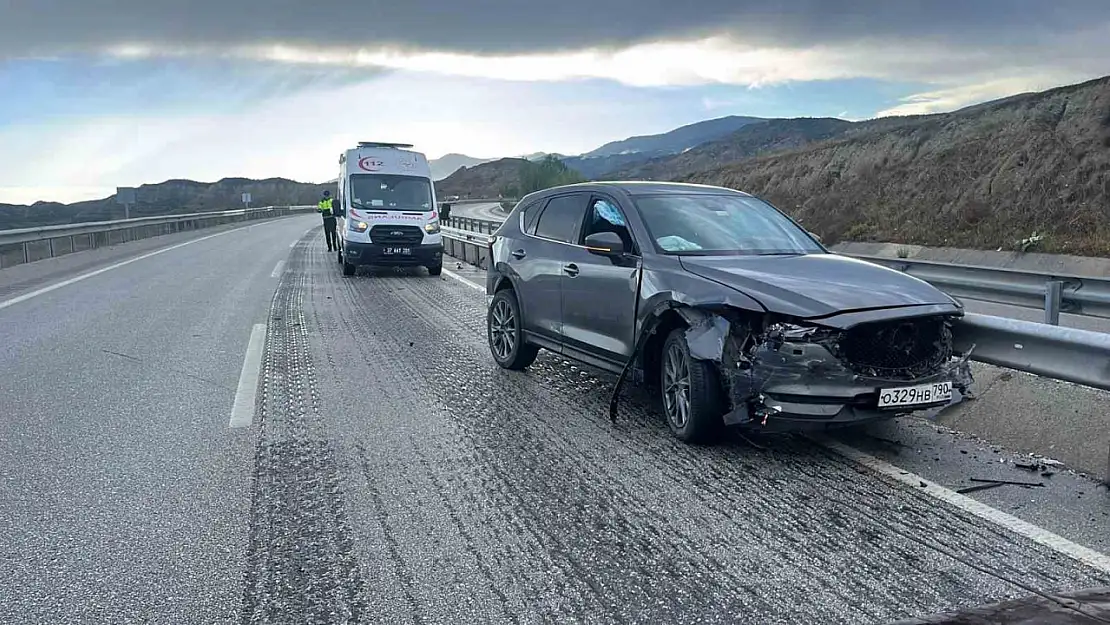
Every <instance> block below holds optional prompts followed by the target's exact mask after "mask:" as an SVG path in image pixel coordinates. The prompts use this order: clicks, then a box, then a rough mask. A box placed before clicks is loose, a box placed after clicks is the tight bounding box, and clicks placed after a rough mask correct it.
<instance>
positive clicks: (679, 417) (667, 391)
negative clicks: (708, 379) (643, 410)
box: [663, 343, 690, 429]
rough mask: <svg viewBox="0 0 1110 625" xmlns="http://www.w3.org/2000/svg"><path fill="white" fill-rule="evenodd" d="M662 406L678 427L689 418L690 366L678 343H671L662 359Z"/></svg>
mask: <svg viewBox="0 0 1110 625" xmlns="http://www.w3.org/2000/svg"><path fill="white" fill-rule="evenodd" d="M663 408H664V410H666V412H667V418H668V419H670V421H671V423H672V424H673V425H674V426H675V427H676V428H678V429H682V428H683V427H685V426H686V422H687V421H689V420H690V367H689V365H688V364H687V362H686V354H685V353H683V351H682V346H681V345H679V344H678V343H672V344H671V346H670V348H669V349H667V356H666V358H665V359H664V361H663Z"/></svg>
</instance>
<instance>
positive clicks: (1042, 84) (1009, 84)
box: [875, 75, 1087, 117]
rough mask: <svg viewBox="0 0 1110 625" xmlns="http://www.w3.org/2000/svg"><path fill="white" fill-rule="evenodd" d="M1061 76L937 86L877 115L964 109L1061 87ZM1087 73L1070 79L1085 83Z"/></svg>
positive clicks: (1026, 77)
mask: <svg viewBox="0 0 1110 625" xmlns="http://www.w3.org/2000/svg"><path fill="white" fill-rule="evenodd" d="M1061 78H1063V77H1062V76H1060V75H1052V76H1046V75H1041V76H1037V75H1029V76H1019V77H1016V78H1003V79H1000V80H992V81H988V82H983V83H975V84H970V85H962V86H959V87H952V88H949V89H937V90H935V91H926V92H922V93H915V94H912V95H909V96H906V97H903V98H901V101H902V103H901V104H899V105H897V106H894V107H891V108H888V109H884V110H881V111H879V112H878V113H876V114H875V116H876V117H886V116H891V115H927V114H929V113H941V112H945V111H951V110H954V109H958V108H962V107H965V106H968V105H971V104H976V103H979V102H984V101H987V100H995V99H998V98H1003V97H1006V96H1011V95H1016V94H1018V93H1025V92H1030V91H1042V90H1044V89H1048V88H1051V87H1055V86H1058V85H1059V84H1060V82H1061ZM1084 78H1087V76H1082V75H1075V76H1073V77H1072V78H1071V79H1070V80H1068V81H1067V82H1081V81H1082V80H1083V79H1084Z"/></svg>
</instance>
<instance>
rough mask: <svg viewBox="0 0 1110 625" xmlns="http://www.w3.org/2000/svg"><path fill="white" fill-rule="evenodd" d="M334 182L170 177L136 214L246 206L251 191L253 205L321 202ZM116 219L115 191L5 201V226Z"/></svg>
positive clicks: (142, 190)
mask: <svg viewBox="0 0 1110 625" xmlns="http://www.w3.org/2000/svg"><path fill="white" fill-rule="evenodd" d="M331 187H332V185H327V184H319V185H317V184H307V183H302V182H294V181H292V180H286V179H284V178H269V179H266V180H250V179H248V178H224V179H223V180H220V181H218V182H194V181H192V180H168V181H166V182H163V183H159V184H144V185H142V186H141V187H138V189H137V190H136V191H135V199H136V204H135V205H134V206H132V207H131V216H132V217H152V216H155V215H174V214H185V213H200V212H205V211H220V210H231V209H235V208H242V207H243V204H242V202H241V201H240V200H241V198H242V194H243V193H245V192H246V193H250V194H251V206H285V205H304V204H315V203H316V201H317V200H318V199H319V196H320V193H321V192H322V191H323V190H324V189H325V188H331ZM112 219H123V206H121V205H119V204H116V203H115V196H112V197H108V198H104V199H101V200H90V201H86V202H77V203H74V204H60V203H57V202H36V203H35V204H32V205H30V206H25V205H14V204H0V230H7V229H11V228H33V227H38V226H53V225H58V224H69V223H78V222H85V221H107V220H112Z"/></svg>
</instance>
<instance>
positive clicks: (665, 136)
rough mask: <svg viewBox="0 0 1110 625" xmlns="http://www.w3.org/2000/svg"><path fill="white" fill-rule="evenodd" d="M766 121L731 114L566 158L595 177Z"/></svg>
mask: <svg viewBox="0 0 1110 625" xmlns="http://www.w3.org/2000/svg"><path fill="white" fill-rule="evenodd" d="M762 121H765V120H764V119H763V118H761V117H741V116H737V115H732V116H729V117H719V118H717V119H709V120H706V121H702V122H697V123H694V124H688V125H686V126H681V127H679V128H675V129H674V130H670V131H668V132H664V133H661V134H656V135H643V136H637V137H629V138H628V139H622V140H620V141H611V142H609V143H606V144H605V145H603V146H601V147H599V148H597V149H595V150H591V151H589V152H586V153H585V154H581V155H579V156H571V157H566V158H564V159H563V162H564V163H566V164H567V166H568V167H570V168H572V169H576V170H578V171H579V172H581V173H582V175H583V176H586V177H587V178H592V179H596V178H598V177H599V176H601V175H602V174H604V173H606V172H611V171H616V170H619V169H622V168H625V167H629V166H631V165H633V164H635V163H642V162H645V161H648V160H651V159H653V158H660V157H665V156H671V155H674V154H681V153H682V152H683V151H685V150H689V149H692V148H694V147H697V146H699V145H701V144H703V143H705V142H707V141H713V140H715V139H720V138H721V137H725V136H728V135H730V134H732V133H734V132H736V131H737V130H740V129H741V128H743V127H744V126H747V125H749V124H755V123H758V122H762Z"/></svg>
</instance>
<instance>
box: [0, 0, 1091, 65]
mask: <svg viewBox="0 0 1110 625" xmlns="http://www.w3.org/2000/svg"><path fill="white" fill-rule="evenodd" d="M9 3H10V8H9V9H7V10H5V14H4V18H5V19H4V21H3V23H2V24H0V58H2V57H3V56H4V55H7V56H9V57H11V56H20V55H23V56H28V55H47V56H49V55H55V56H57V55H61V56H65V55H67V54H78V53H85V54H88V53H94V54H100V55H107V56H113V57H116V58H127V59H145V58H166V57H170V58H175V57H176V58H211V57H219V58H233V59H245V60H255V61H258V60H261V61H268V62H274V63H282V64H289V65H298V66H320V67H330V68H346V69H349V70H350V69H354V70H365V69H368V68H392V69H401V70H418V71H435V72H438V73H445V74H453V75H459V76H481V77H493V78H502V79H508V80H549V81H565V80H575V79H582V78H604V79H610V80H616V81H620V82H623V83H625V84H628V85H633V86H661V85H694V84H711V83H725V84H744V85H755V86H758V85H764V84H777V83H782V82H789V81H806V80H832V79H843V78H857V77H870V78H883V79H897V80H921V81H927V82H942V83H943V82H952V81H956V80H961V79H962V80H961V82H963V83H964V84H966V83H968V82H972V81H982V80H983V76H984V75H986V74H990V73H998V72H1004V73H1009V74H1010V75H1015V74H1014V72H1017V71H1032V72H1034V73H1039V74H1045V73H1050V72H1053V71H1063V70H1070V71H1081V72H1085V73H1087V74H1094V73H1097V72H1099V71H1104V69H1105V58H1107V55H1108V54H1110V2H1107V1H1106V0H1054V1H1053V2H1043V1H1042V0H977V1H976V2H965V1H963V0H932V1H930V2H919V1H914V2H889V1H887V0H882V1H880V0H783V1H781V2H778V3H767V2H764V1H760V2H756V1H755V0H702V1H701V2H699V3H698V6H697V8H691V5H689V4H682V3H674V2H660V1H651V2H646V1H645V0H608V1H603V2H597V0H592V1H591V2H584V1H583V0H564V1H562V2H559V3H555V4H548V5H536V4H534V3H530V2H520V1H519V0H486V1H484V2H481V3H477V2H475V3H470V6H463V5H462V3H459V2H457V1H448V0H412V1H410V2H404V3H385V2H374V1H370V0H367V1H365V2H360V3H349V2H346V1H343V2H340V1H339V0H320V1H318V2H314V3H303V4H302V5H294V4H293V3H289V2H284V3H281V6H278V7H274V6H273V5H272V3H271V2H269V1H264V0H238V1H236V2H225V1H222V0H221V1H220V2H216V1H215V0H195V1H192V2H188V3H181V2H173V3H170V2H168V1H166V0H153V1H150V0H146V1H144V0H115V1H113V2H112V3H111V6H110V8H109V7H108V6H105V3H104V2H103V0H101V1H97V0H91V1H90V0H84V1H81V0H54V1H53V2H50V3H47V4H45V5H44V3H42V2H39V1H38V0H9ZM262 16H265V17H264V19H263V18H262ZM969 76H973V77H971V78H969ZM994 78H997V76H994Z"/></svg>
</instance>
